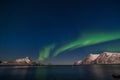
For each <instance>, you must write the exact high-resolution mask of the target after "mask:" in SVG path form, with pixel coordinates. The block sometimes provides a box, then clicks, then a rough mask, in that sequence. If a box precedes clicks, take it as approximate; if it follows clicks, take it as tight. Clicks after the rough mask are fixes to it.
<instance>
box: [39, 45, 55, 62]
mask: <svg viewBox="0 0 120 80" xmlns="http://www.w3.org/2000/svg"><path fill="white" fill-rule="evenodd" d="M54 47H55V45H50V46H46V47H44V48H43V49H42V50H40V52H39V58H38V60H39V61H43V60H45V59H46V58H48V57H49V55H50V53H51V50H52V49H53V48H54Z"/></svg>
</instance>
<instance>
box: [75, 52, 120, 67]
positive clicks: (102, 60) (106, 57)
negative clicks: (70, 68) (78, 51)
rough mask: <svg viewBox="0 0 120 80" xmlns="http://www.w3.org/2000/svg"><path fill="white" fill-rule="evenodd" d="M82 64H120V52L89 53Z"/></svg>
mask: <svg viewBox="0 0 120 80" xmlns="http://www.w3.org/2000/svg"><path fill="white" fill-rule="evenodd" d="M78 62H79V61H78ZM76 63H77V62H76ZM80 64H120V53H112V52H103V53H101V54H89V55H88V56H87V57H86V58H85V59H84V60H82V61H81V63H80ZM76 65H79V64H76Z"/></svg>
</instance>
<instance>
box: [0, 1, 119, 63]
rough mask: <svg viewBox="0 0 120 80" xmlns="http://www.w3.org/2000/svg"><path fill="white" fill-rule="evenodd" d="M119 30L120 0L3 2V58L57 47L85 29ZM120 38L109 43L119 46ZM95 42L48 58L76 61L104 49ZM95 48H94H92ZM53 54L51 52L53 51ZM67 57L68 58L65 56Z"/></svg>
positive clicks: (0, 10)
mask: <svg viewBox="0 0 120 80" xmlns="http://www.w3.org/2000/svg"><path fill="white" fill-rule="evenodd" d="M97 30H101V31H104V30H105V31H106V32H114V31H118V30H120V1H119V0H94V1H93V0H69V1H68V0H59V1H58V0H55V1H51V0H48V1H47V0H44V1H41V0H33V1H31V0H29V1H25V0H23V1H22V0H5V1H1V2H0V59H1V60H6V59H7V60H14V59H16V58H20V57H26V56H29V57H30V58H32V59H33V60H36V59H37V58H38V56H39V51H40V50H41V49H42V48H43V47H45V46H47V45H50V44H56V48H59V47H60V46H62V45H64V44H66V43H69V42H71V41H73V40H75V39H77V38H78V37H79V36H80V34H81V32H84V31H87V32H89V31H97ZM118 43H120V41H119V40H116V41H112V42H110V43H106V45H107V44H112V45H113V44H114V45H115V46H116V45H117V46H119V44H118ZM101 45H105V43H104V44H99V45H98V44H96V45H92V46H88V47H83V48H79V49H75V50H72V51H68V52H63V53H61V54H60V55H58V56H57V57H55V58H50V57H49V58H48V59H46V60H45V61H46V62H53V63H54V62H55V63H73V62H74V61H76V60H79V59H81V58H83V57H85V56H86V55H87V54H89V53H98V52H101V50H98V48H96V47H97V46H99V48H100V47H103V46H101ZM91 48H92V49H91ZM51 54H52V53H51ZM66 57H67V58H66Z"/></svg>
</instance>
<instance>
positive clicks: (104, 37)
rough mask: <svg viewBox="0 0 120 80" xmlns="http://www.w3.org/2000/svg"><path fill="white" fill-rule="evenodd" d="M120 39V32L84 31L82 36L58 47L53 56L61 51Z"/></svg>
mask: <svg viewBox="0 0 120 80" xmlns="http://www.w3.org/2000/svg"><path fill="white" fill-rule="evenodd" d="M117 39H120V32H91V33H84V34H83V35H82V36H80V38H78V39H77V40H75V41H72V42H70V43H68V44H66V45H64V46H62V47H60V48H58V49H57V50H56V51H55V52H54V54H53V57H55V56H57V55H59V54H60V53H62V52H64V51H67V50H73V49H76V48H81V47H85V46H90V45H94V44H99V43H103V42H107V41H112V40H117Z"/></svg>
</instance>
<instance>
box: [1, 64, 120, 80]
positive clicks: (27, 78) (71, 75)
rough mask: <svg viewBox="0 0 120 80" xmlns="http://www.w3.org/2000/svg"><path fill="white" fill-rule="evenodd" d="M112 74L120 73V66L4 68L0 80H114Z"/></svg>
mask: <svg viewBox="0 0 120 80" xmlns="http://www.w3.org/2000/svg"><path fill="white" fill-rule="evenodd" d="M113 73H120V65H84V66H83V65H81V66H36V67H35V66H34V67H30V66H14V67H12V66H11V67H10V66H4V67H0V80H115V79H113V78H112V76H111V75H112V74H113Z"/></svg>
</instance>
